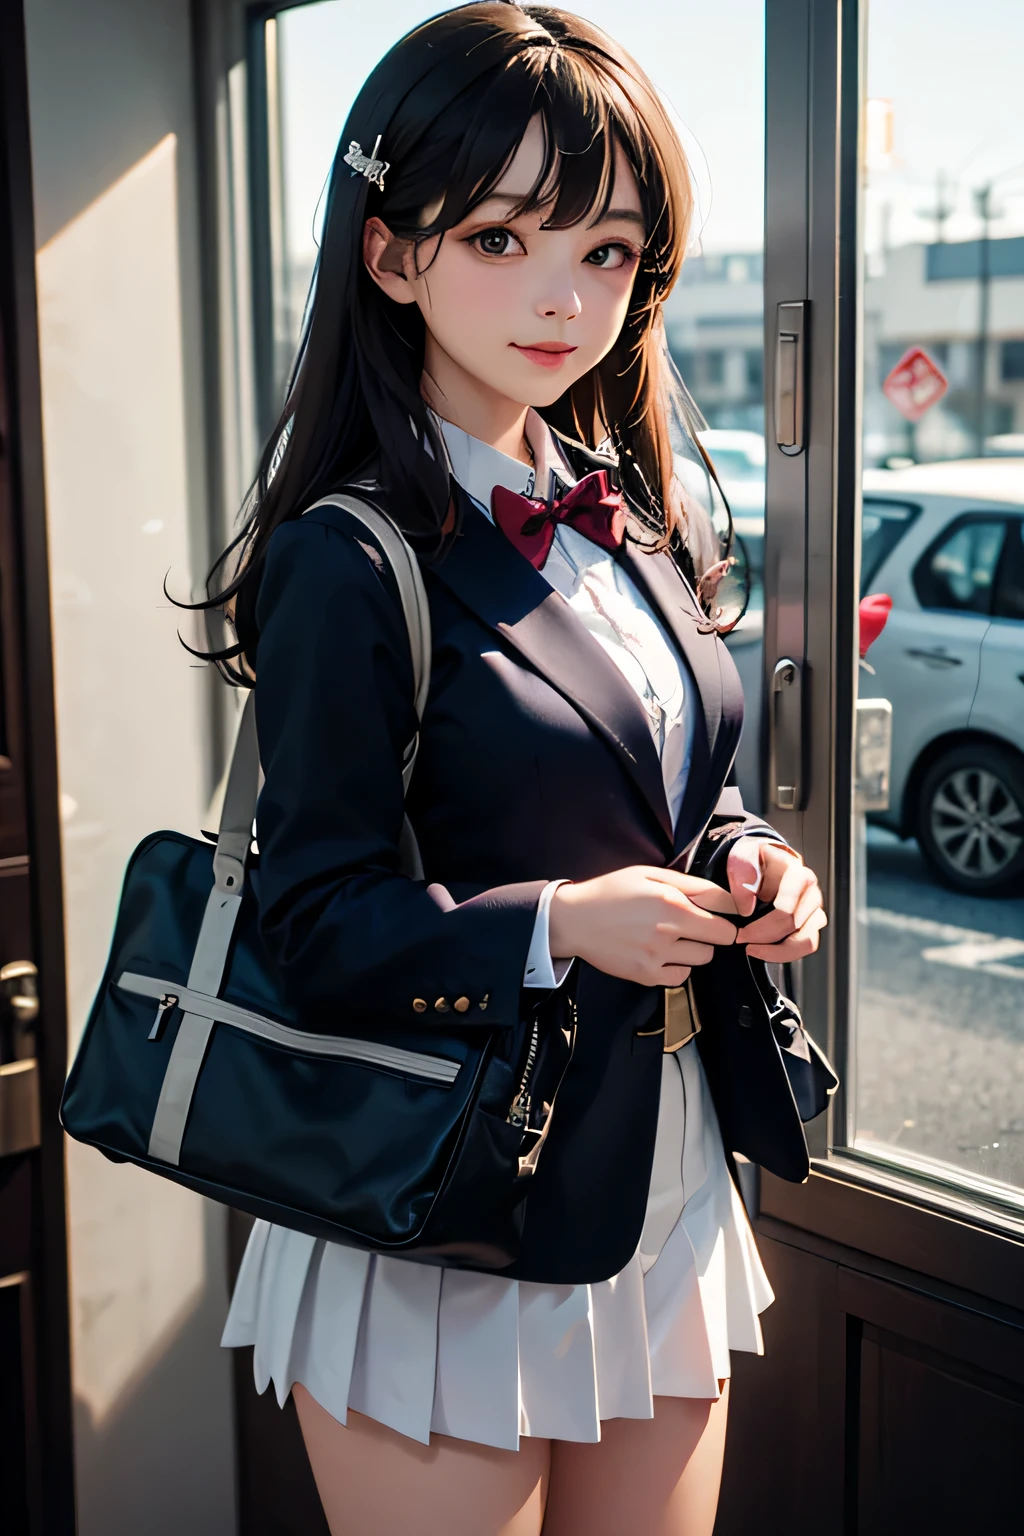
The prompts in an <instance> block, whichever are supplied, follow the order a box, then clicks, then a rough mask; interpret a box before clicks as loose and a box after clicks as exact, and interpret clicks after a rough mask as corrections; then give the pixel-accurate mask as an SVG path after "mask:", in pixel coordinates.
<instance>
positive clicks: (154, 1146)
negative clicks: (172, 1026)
mask: <svg viewBox="0 0 1024 1536" xmlns="http://www.w3.org/2000/svg"><path fill="white" fill-rule="evenodd" d="M212 1032H213V1020H212V1019H202V1018H200V1017H199V1016H198V1014H195V1013H186V1014H185V1015H184V1016H183V1018H182V1021H181V1023H180V1025H179V1026H178V1033H177V1035H176V1036H175V1040H174V1045H173V1046H172V1048H171V1054H170V1058H169V1060H168V1062H167V1071H166V1072H165V1073H164V1081H163V1086H162V1087H161V1089H160V1099H159V1101H158V1103H157V1106H156V1114H155V1115H154V1116H153V1129H152V1130H151V1132H150V1135H149V1155H150V1157H158V1158H159V1159H160V1161H161V1162H162V1163H172V1164H173V1165H174V1166H175V1167H177V1165H178V1160H179V1158H180V1157H181V1142H182V1138H183V1136H184V1135H185V1122H186V1120H187V1119H188V1112H189V1110H190V1109H191V1107H192V1096H193V1094H194V1093H195V1091H196V1083H197V1082H198V1080H199V1069H200V1068H201V1066H202V1065H203V1058H204V1057H205V1055H206V1047H207V1046H208V1045H209V1043H210V1035H211V1034H212Z"/></svg>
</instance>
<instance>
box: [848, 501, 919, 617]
mask: <svg viewBox="0 0 1024 1536" xmlns="http://www.w3.org/2000/svg"><path fill="white" fill-rule="evenodd" d="M920 512H921V508H920V507H915V506H913V505H912V504H911V503H910V502H905V501H882V500H880V499H879V498H878V497H875V496H865V497H864V511H863V515H862V517H861V525H860V595H861V597H864V596H865V595H866V593H867V592H868V591H869V590H870V586H871V583H872V582H873V581H874V579H875V575H876V573H877V572H878V571H880V570H881V568H882V564H883V562H884V561H885V560H887V559H888V557H889V556H890V555H891V554H892V552H893V550H894V549H895V548H896V545H897V544H898V543H899V541H900V539H902V537H903V535H904V534H905V533H906V531H907V529H908V528H909V527H910V525H911V523H913V522H914V521H915V519H916V518H917V517H918V516H919V515H920Z"/></svg>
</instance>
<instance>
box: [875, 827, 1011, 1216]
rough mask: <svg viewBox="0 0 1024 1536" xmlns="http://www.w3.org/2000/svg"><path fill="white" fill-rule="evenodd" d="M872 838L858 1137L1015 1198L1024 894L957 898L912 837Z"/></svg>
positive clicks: (881, 833)
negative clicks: (992, 1184) (999, 1186)
mask: <svg viewBox="0 0 1024 1536" xmlns="http://www.w3.org/2000/svg"><path fill="white" fill-rule="evenodd" d="M867 844H868V879H867V902H866V910H863V909H862V911H861V912H860V915H859V922H858V942H859V946H860V956H859V972H860V992H859V996H860V1006H859V1012H858V1019H857V1030H856V1065H855V1068H854V1070H853V1076H854V1079H855V1089H856V1108H855V1120H856V1126H857V1133H856V1140H857V1143H858V1144H859V1145H861V1146H863V1147H864V1149H865V1150H868V1148H869V1147H870V1145H871V1144H872V1143H883V1144H885V1145H887V1146H890V1147H893V1146H895V1147H899V1148H902V1149H903V1150H904V1151H905V1152H909V1153H912V1154H923V1155H924V1156H925V1157H928V1158H937V1159H940V1160H941V1161H943V1162H947V1163H952V1164H953V1165H955V1166H956V1167H958V1168H962V1169H967V1170H970V1172H972V1173H975V1174H981V1175H984V1176H985V1177H986V1178H989V1179H995V1180H998V1181H1000V1182H1001V1183H1005V1184H1011V1185H1015V1186H1017V1187H1018V1188H1020V1189H1021V1190H1022V1192H1024V892H1022V893H1021V894H1019V895H1017V894H1014V895H1013V896H1010V897H1001V898H999V897H993V898H983V897H972V896H963V895H961V894H959V893H958V892H956V891H951V890H949V889H947V888H946V887H944V886H942V885H940V884H939V883H938V882H937V881H936V880H935V879H934V877H933V876H932V874H931V872H930V870H929V868H928V865H927V864H926V863H925V862H924V860H923V858H922V857H921V854H920V852H919V850H918V847H917V844H916V843H915V842H912V841H911V842H906V843H901V842H900V841H899V839H898V838H896V837H895V836H893V835H891V834H890V833H888V832H884V831H882V830H881V829H876V828H870V829H869V830H868V837H867ZM879 1150H881V1149H879Z"/></svg>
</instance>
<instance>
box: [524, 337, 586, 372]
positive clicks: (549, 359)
mask: <svg viewBox="0 0 1024 1536" xmlns="http://www.w3.org/2000/svg"><path fill="white" fill-rule="evenodd" d="M509 345H510V346H512V347H515V350H516V351H517V352H518V353H520V354H521V355H522V356H523V357H525V358H528V359H529V361H530V362H531V363H536V364H537V365H538V367H540V368H560V367H561V366H562V364H563V363H564V362H565V359H566V358H567V357H570V356H571V355H572V353H573V352H575V351H576V348H575V347H574V346H570V345H569V343H568V342H565V341H538V342H535V343H534V344H533V345H532V346H528V347H521V346H519V344H518V343H517V342H514V341H513V342H510V343H509Z"/></svg>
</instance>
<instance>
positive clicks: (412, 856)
mask: <svg viewBox="0 0 1024 1536" xmlns="http://www.w3.org/2000/svg"><path fill="white" fill-rule="evenodd" d="M316 505H317V506H339V507H342V508H344V510H345V511H346V512H349V513H351V515H352V516H353V517H355V518H358V520H359V521H360V522H361V523H362V524H363V525H364V527H366V528H368V529H369V531H370V532H371V533H372V534H373V536H374V538H375V539H376V540H377V542H378V543H379V544H380V546H381V548H382V549H383V551H384V554H385V556H386V558H387V561H388V564H389V565H390V566H391V569H392V570H393V572H394V575H395V580H396V582H397V583H398V591H399V595H400V597H401V600H402V609H403V612H404V614H405V622H406V626H407V628H408V631H409V648H410V651H411V654H412V670H413V679H414V684H415V706H416V719H417V722H418V721H420V720H422V718H423V710H424V707H425V705H426V700H427V690H428V688H429V686H430V611H429V609H428V607H427V594H426V589H425V587H424V585H423V577H422V575H421V574H420V568H419V565H418V563H417V560H416V556H415V555H414V554H413V552H412V550H411V549H410V548H409V546H408V544H407V543H406V541H405V539H404V538H403V537H402V535H401V533H400V532H399V530H398V529H397V528H396V527H395V525H394V523H393V522H392V521H391V519H390V518H389V517H387V516H385V514H384V513H383V512H381V511H379V510H378V509H377V508H376V507H373V506H369V505H367V503H366V502H364V501H360V500H357V499H356V498H355V497H351V496H327V497H325V498H324V499H323V501H318V502H317V503H316ZM310 510H312V509H310ZM255 706H256V695H255V690H253V689H251V690H250V692H249V697H248V698H247V699H246V701H245V705H244V706H243V709H242V713H241V717H240V719H239V722H238V734H237V736H236V737H235V745H234V750H233V751H232V754H231V762H230V765H229V767H228V771H227V774H226V776H225V781H224V799H223V805H222V809H221V814H220V821H219V831H218V833H217V849H216V852H215V853H214V856H213V875H214V884H213V889H212V891H211V892H210V895H209V898H208V900H207V903H206V909H205V911H204V913H203V921H202V924H201V927H200V930H199V938H198V939H197V941H196V947H195V951H194V953H193V956H192V965H191V968H190V970H189V976H188V985H189V988H190V989H191V990H192V991H193V992H202V993H205V994H206V995H207V996H209V997H216V996H217V995H218V993H219V992H220V988H221V985H222V983H223V980H224V968H225V966H226V964H227V957H228V951H229V949H230V947H231V938H232V935H233V933H234V928H235V922H236V919H237V917H238V911H239V907H240V906H241V901H242V889H243V887H244V884H245V865H246V860H247V859H248V856H249V848H250V846H251V843H252V828H253V818H254V817H255V815H256V799H257V794H258V790H259V779H260V762H259V746H258V743H257V740H256V707H255ZM418 746H419V732H418V731H417V732H416V734H415V736H414V737H413V739H412V741H411V742H410V743H409V746H408V747H407V748H406V750H405V752H404V753H403V757H402V783H403V788H404V790H405V791H406V792H408V789H409V782H410V780H411V778H412V770H413V766H414V764H415V762H416V752H417V748H418ZM399 855H400V861H401V868H402V871H403V873H404V874H407V875H408V876H409V877H410V878H411V879H413V880H422V878H423V861H422V859H421V858H420V851H419V847H418V846H417V843H416V837H415V834H414V833H413V830H412V827H411V826H410V824H409V818H408V816H407V817H406V818H405V821H404V824H403V827H402V836H401V842H400V844H399ZM212 1029H213V1018H212V1017H206V1016H205V1015H199V1014H191V1013H185V1014H184V1015H183V1017H182V1020H181V1024H180V1025H179V1027H178V1033H177V1035H176V1036H175V1041H174V1045H173V1047H172V1049H171V1054H170V1057H169V1058H168V1063H167V1068H166V1071H165V1073H164V1080H163V1083H162V1084H161V1088H160V1095H159V1098H158V1100H157V1107H156V1112H155V1114H154V1116H153V1124H152V1128H151V1131H150V1138H149V1151H150V1155H151V1156H152V1157H156V1158H159V1159H161V1160H162V1161H163V1162H166V1163H171V1164H173V1165H177V1163H178V1160H179V1157H180V1155H181V1143H182V1138H183V1136H184V1134H185V1125H186V1122H187V1119H188V1112H189V1106H190V1105H191V1103H192V1098H193V1095H194V1093H195V1087H196V1082H197V1080H198V1077H199V1071H200V1068H201V1067H202V1063H203V1058H204V1056H205V1054H206V1050H207V1047H208V1045H209V1040H210V1034H211V1031H212Z"/></svg>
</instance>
